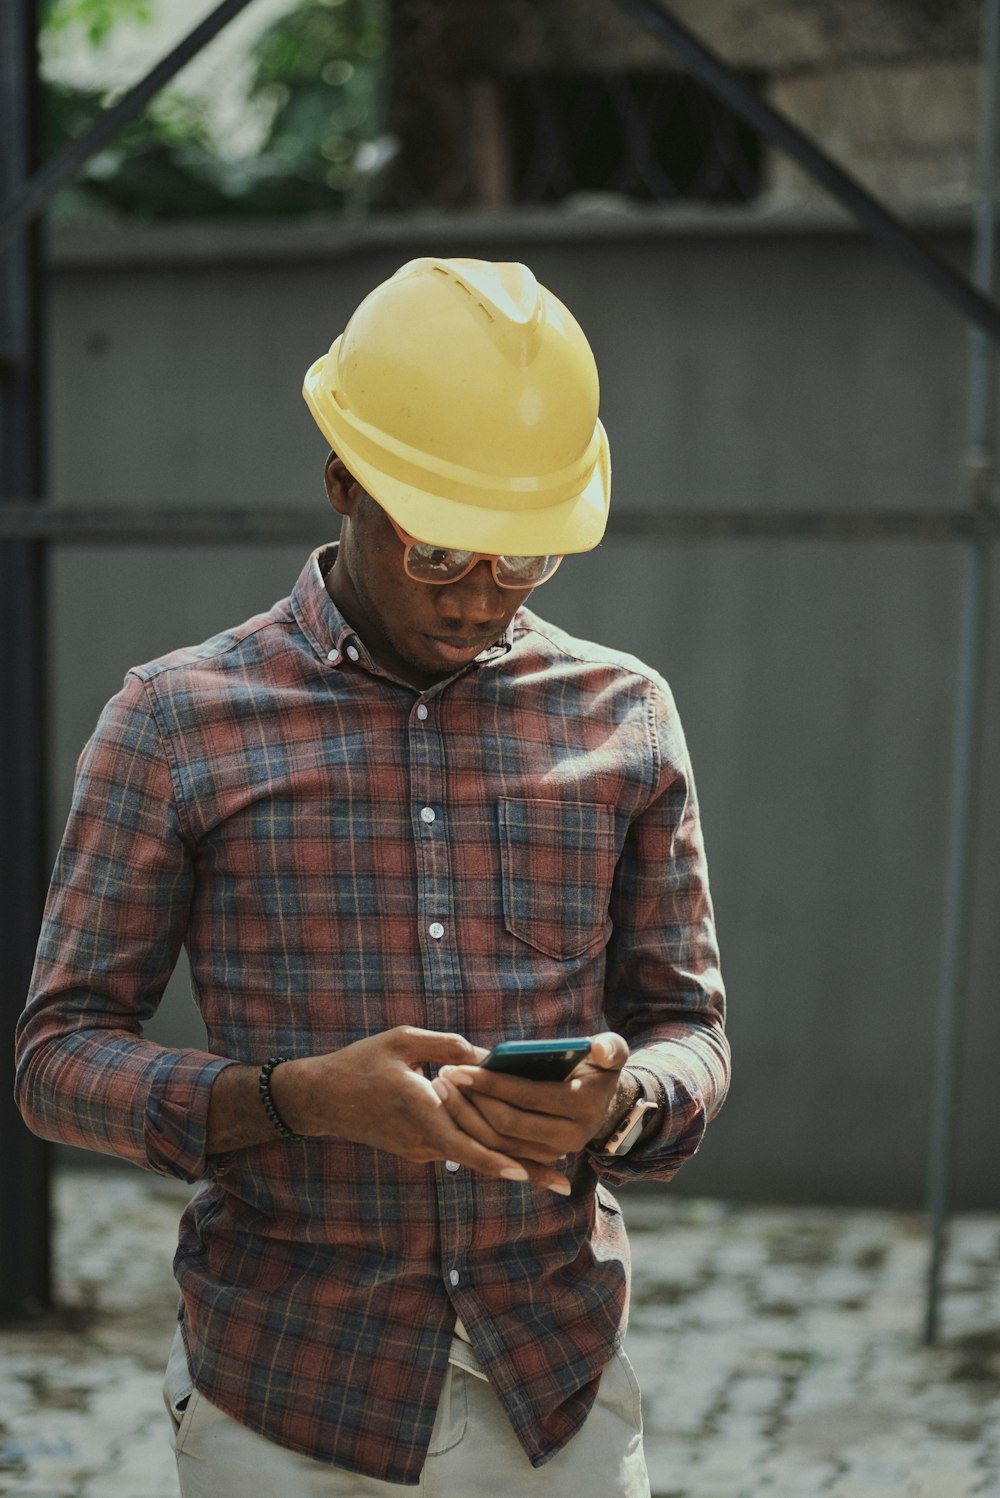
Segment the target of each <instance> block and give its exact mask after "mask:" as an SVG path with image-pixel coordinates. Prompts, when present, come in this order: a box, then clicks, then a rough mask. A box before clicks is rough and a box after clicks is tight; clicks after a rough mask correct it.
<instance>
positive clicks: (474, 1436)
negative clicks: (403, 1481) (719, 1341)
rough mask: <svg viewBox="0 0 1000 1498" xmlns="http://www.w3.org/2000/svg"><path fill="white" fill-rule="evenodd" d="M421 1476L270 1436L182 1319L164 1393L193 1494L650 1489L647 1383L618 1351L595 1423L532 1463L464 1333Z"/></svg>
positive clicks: (620, 1495)
mask: <svg viewBox="0 0 1000 1498" xmlns="http://www.w3.org/2000/svg"><path fill="white" fill-rule="evenodd" d="M453 1358H454V1360H455V1361H453V1362H452V1363H450V1364H449V1367H448V1376H447V1378H446V1380H445V1385H444V1391H443V1393H442V1395H441V1403H440V1404H439V1406H438V1412H437V1419H436V1421H435V1424H434V1433H433V1435H432V1437H431V1444H430V1448H429V1451H428V1454H427V1461H426V1462H425V1464H424V1470H423V1472H422V1473H421V1476H420V1483H419V1486H418V1487H416V1488H413V1487H403V1486H401V1485H400V1484H398V1483H391V1482H381V1481H380V1480H379V1479H377V1478H373V1477H359V1476H357V1475H356V1474H355V1473H353V1472H344V1471H342V1470H341V1469H339V1468H337V1467H329V1466H327V1465H326V1463H325V1462H317V1461H313V1460H312V1459H311V1458H309V1457H305V1456H299V1455H298V1454H297V1453H296V1452H294V1451H288V1450H287V1449H286V1448H285V1447H283V1446H277V1445H275V1444H274V1442H272V1441H267V1440H265V1439H264V1438H263V1437H262V1436H259V1435H256V1434H255V1433H254V1432H253V1431H251V1430H247V1429H246V1427H245V1426H243V1425H240V1424H238V1422H237V1421H235V1420H232V1419H230V1417H229V1416H228V1415H225V1414H223V1413H222V1411H221V1410H217V1409H216V1408H215V1406H214V1405H212V1404H210V1403H209V1401H208V1400H207V1399H206V1398H205V1396H204V1395H203V1394H199V1392H198V1390H197V1389H194V1388H192V1385H191V1378H190V1375H189V1373H188V1366H187V1359H186V1357H185V1354H184V1344H183V1342H182V1340H181V1334H180V1331H178V1332H177V1335H176V1337H175V1338H174V1345H173V1347H172V1348H171V1352H170V1361H169V1362H168V1364H167V1373H166V1378H165V1379H164V1384H163V1394H164V1399H165V1401H166V1405H167V1411H168V1414H169V1415H170V1440H171V1444H172V1445H173V1448H174V1453H175V1455H176V1458H177V1472H178V1476H179V1478H180V1489H181V1498H391V1495H393V1494H400V1495H401V1494H402V1493H403V1492H411V1493H412V1492H416V1493H421V1494H424V1495H426V1498H522V1495H530V1494H538V1495H541V1494H544V1495H545V1498H649V1478H648V1477H647V1475H646V1463H645V1459H644V1457H643V1452H642V1421H641V1418H640V1414H639V1387H638V1385H637V1383H636V1381H635V1375H634V1373H633V1372H632V1369H631V1366H630V1365H629V1362H628V1359H627V1358H626V1357H625V1355H624V1353H618V1354H616V1356H615V1357H614V1358H612V1360H611V1362H610V1363H609V1364H608V1366H607V1368H606V1369H605V1370H604V1377H603V1378H602V1379H601V1387H600V1391H599V1393H598V1396H597V1403H596V1404H595V1405H594V1408H593V1410H592V1411H591V1413H590V1415H589V1417H588V1419H587V1421H586V1423H585V1425H584V1427H583V1429H582V1430H581V1431H580V1432H579V1433H578V1434H577V1435H576V1436H575V1437H574V1438H573V1440H572V1441H570V1443H569V1445H568V1446H565V1447H564V1448H563V1449H562V1451H560V1452H559V1453H558V1454H557V1455H556V1456H554V1457H553V1458H552V1459H551V1461H548V1462H546V1463H545V1465H544V1466H543V1467H532V1465H531V1463H530V1462H529V1461H528V1458H527V1457H526V1456H525V1454H524V1451H523V1449H522V1448H521V1446H520V1445H519V1443H518V1441H517V1438H516V1436H515V1435H514V1432H513V1430H512V1429H511V1427H510V1424H509V1422H508V1420H507V1417H506V1415H505V1414H504V1412H503V1409H502V1408H501V1406H500V1403H499V1401H498V1400H497V1398H496V1396H495V1395H494V1393H493V1390H492V1389H491V1388H490V1386H489V1384H488V1383H487V1382H486V1380H485V1378H484V1377H483V1375H482V1372H481V1371H480V1370H479V1367H478V1364H477V1363H476V1359H475V1354H474V1353H473V1352H472V1349H471V1348H470V1347H469V1346H468V1345H467V1344H466V1343H463V1342H461V1341H459V1339H458V1338H456V1339H455V1342H454V1344H453Z"/></svg>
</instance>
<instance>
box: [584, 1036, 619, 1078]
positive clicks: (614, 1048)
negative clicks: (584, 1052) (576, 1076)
mask: <svg viewBox="0 0 1000 1498" xmlns="http://www.w3.org/2000/svg"><path fill="white" fill-rule="evenodd" d="M587 1060H588V1061H590V1062H591V1064H592V1065H594V1066H599V1067H600V1068H601V1070H602V1071H621V1069H622V1067H623V1066H624V1065H625V1063H626V1061H627V1060H628V1042H627V1041H626V1040H625V1038H624V1036H621V1035H616V1034H615V1032H614V1031H613V1030H603V1031H602V1032H601V1033H600V1034H599V1035H592V1036H591V1037H590V1055H589V1056H588V1057H587Z"/></svg>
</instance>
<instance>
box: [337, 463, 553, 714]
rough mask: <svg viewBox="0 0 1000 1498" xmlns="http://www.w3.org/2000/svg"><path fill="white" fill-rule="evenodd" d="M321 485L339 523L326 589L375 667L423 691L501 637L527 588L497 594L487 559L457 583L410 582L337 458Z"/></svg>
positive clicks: (399, 550)
mask: <svg viewBox="0 0 1000 1498" xmlns="http://www.w3.org/2000/svg"><path fill="white" fill-rule="evenodd" d="M326 482H327V492H328V494H329V496H330V502H331V504H332V505H333V507H334V509H335V510H337V511H338V512H339V513H340V514H341V515H342V516H343V517H344V524H343V527H342V530H341V538H340V551H339V553H338V556H337V562H336V564H335V566H334V567H333V569H332V571H331V572H330V574H329V576H328V578H327V589H328V590H329V593H330V596H331V598H332V599H333V601H334V602H335V603H336V605H337V607H338V608H339V609H340V611H341V613H342V614H343V615H344V617H345V619H347V620H348V621H349V622H350V623H351V624H352V625H353V626H354V628H355V629H356V630H357V631H358V634H359V635H360V636H361V638H362V639H363V640H364V642H365V645H366V646H367V648H368V650H369V651H370V652H371V654H372V656H373V657H374V659H375V660H376V661H378V663H379V665H381V666H383V667H384V668H385V669H386V670H388V671H391V672H392V673H393V674H394V675H396V676H399V677H401V678H402V679H403V680H404V681H408V682H409V683H410V685H411V686H415V687H419V688H421V689H422V688H424V687H428V686H431V685H432V684H433V683H434V682H435V681H441V680H443V679H444V678H445V677H447V676H451V675H453V673H454V672H456V671H459V670H461V668H462V667H463V666H467V665H468V664H469V662H470V661H472V660H474V659H475V657H476V656H477V655H479V654H480V652H481V651H483V650H485V649H486V647H487V646H488V645H492V644H493V643H494V642H495V641H496V640H497V639H498V638H499V637H500V635H502V634H503V632H504V630H505V629H506V628H507V626H508V624H509V623H510V621H511V619H512V618H513V617H514V614H515V613H516V612H517V610H518V609H519V608H520V606H521V604H522V603H523V602H524V601H525V599H526V598H527V597H528V596H529V595H530V593H531V591H532V590H531V589H530V588H524V589H511V588H498V587H497V585H496V583H495V582H494V580H493V573H492V571H491V568H490V564H489V562H485V561H482V562H478V563H477V564H476V566H475V567H473V569H472V571H471V572H469V573H467V574H466V576H465V577H463V578H459V580H458V581H457V582H454V583H442V584H432V583H419V582H414V580H413V579H412V578H410V577H408V576H407V575H406V572H405V571H404V568H403V552H404V549H405V548H404V544H403V542H402V541H401V540H400V539H399V537H398V536H397V535H396V532H395V531H394V530H393V528H392V525H391V523H390V521H389V518H388V516H387V515H386V514H385V512H384V511H383V510H381V509H380V508H379V506H378V505H377V504H376V503H375V501H374V500H373V499H372V498H371V496H370V495H368V494H366V493H365V491H364V490H363V489H362V488H361V486H360V485H359V484H358V483H356V481H355V480H354V479H353V478H352V477H351V475H350V474H349V473H348V472H347V470H346V469H345V468H344V466H343V464H342V463H340V461H339V460H338V459H336V458H331V459H330V461H329V462H328V464H327V472H326Z"/></svg>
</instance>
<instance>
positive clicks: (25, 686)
mask: <svg viewBox="0 0 1000 1498" xmlns="http://www.w3.org/2000/svg"><path fill="white" fill-rule="evenodd" d="M0 37H2V38H3V46H2V48H0V198H6V197H7V196H8V194H9V193H11V192H13V191H15V190H16V189H17V188H18V187H19V186H20V184H21V183H22V182H23V181H24V180H25V179H26V178H27V177H28V176H29V175H30V173H31V170H32V167H33V166H34V165H35V159H36V152H35V145H36V139H37V62H36V57H37V42H36V8H35V0H0ZM39 321H40V269H39V238H38V230H37V227H36V228H32V229H30V230H26V231H22V232H21V233H20V234H19V235H18V236H17V237H16V239H14V240H13V241H12V242H11V243H10V244H9V245H8V246H6V247H5V248H4V249H3V250H0V505H2V503H3V501H4V499H11V498H17V497H24V496H31V497H33V498H35V497H38V496H40V495H41V493H42V435H41V411H40V401H41V371H40V338H39ZM42 566H43V558H42V548H41V545H40V544H39V543H38V542H34V541H4V542H0V638H2V640H3V650H2V651H0V673H2V674H0V702H2V704H3V707H2V711H0V847H2V849H3V858H2V859H0V912H2V918H0V1032H2V1041H0V1138H2V1140H3V1147H2V1149H0V1202H2V1208H0V1319H3V1320H16V1319H19V1318H22V1317H24V1316H29V1315H31V1314H33V1313H35V1312H37V1311H39V1310H41V1309H43V1308H44V1307H45V1306H46V1305H47V1304H48V1303H49V1300H50V1293H51V1286H50V1269H49V1264H50V1252H49V1180H48V1151H47V1148H46V1146H45V1145H43V1144H42V1142H41V1140H38V1139H35V1138H34V1137H33V1135H31V1134H29V1132H28V1130H27V1129H26V1128H25V1127H24V1124H23V1123H22V1122H21V1119H20V1117H19V1115H18V1113H17V1110H16V1108H15V1107H14V1102H13V1098H12V1095H11V1089H12V1083H13V1075H12V1073H13V1056H12V1039H13V1028H14V1022H15V1020H16V1018H17V1015H18V1014H19V1012H20V1010H21V1008H22V1007H23V1004H24V995H25V991H26V989H27V985H28V978H29V975H30V972H31V963H32V957H33V952H34V946H35V941H36V938H37V934H38V920H39V914H40V910H41V900H42V893H43V889H44V861H45V848H44V841H45V839H44V834H45V825H44V803H43V785H44V774H43V760H44V745H45V725H44V721H43V676H44V646H43V638H42Z"/></svg>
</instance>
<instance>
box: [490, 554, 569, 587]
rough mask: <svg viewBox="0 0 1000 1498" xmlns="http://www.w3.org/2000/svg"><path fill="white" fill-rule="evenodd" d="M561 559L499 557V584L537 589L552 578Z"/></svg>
mask: <svg viewBox="0 0 1000 1498" xmlns="http://www.w3.org/2000/svg"><path fill="white" fill-rule="evenodd" d="M559 560H560V559H559V557H557V556H556V557H498V558H497V569H496V576H497V582H499V583H503V584H505V585H506V586H507V587H514V588H537V586H538V584H539V583H543V582H545V580H546V578H549V577H551V576H552V574H553V572H555V570H556V568H557V567H558V566H559Z"/></svg>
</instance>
